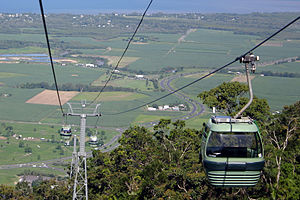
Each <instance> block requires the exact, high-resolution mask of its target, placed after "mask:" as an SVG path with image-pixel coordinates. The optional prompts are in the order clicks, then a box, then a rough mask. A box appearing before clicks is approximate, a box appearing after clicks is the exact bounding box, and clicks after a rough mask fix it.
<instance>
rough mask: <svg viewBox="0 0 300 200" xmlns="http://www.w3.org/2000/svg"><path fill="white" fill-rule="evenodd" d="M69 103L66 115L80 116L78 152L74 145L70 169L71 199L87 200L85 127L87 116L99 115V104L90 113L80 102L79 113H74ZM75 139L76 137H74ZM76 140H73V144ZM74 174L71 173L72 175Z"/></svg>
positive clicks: (83, 103)
mask: <svg viewBox="0 0 300 200" xmlns="http://www.w3.org/2000/svg"><path fill="white" fill-rule="evenodd" d="M68 105H69V112H68V113H67V115H69V116H79V117H80V136H79V152H78V153H77V152H76V147H75V146H74V152H73V156H74V160H73V159H72V162H73V167H74V170H73V172H72V171H71V173H70V174H72V173H75V179H74V189H73V200H77V199H78V200H83V199H85V200H88V185H87V170H86V152H85V129H86V119H87V117H99V116H101V114H100V112H98V108H99V106H100V104H97V105H96V107H95V109H93V113H92V114H88V113H85V114H83V111H86V110H87V109H85V102H82V103H81V113H74V111H73V108H72V106H71V104H70V103H68ZM74 140H76V137H74ZM75 144H76V141H74V145H75ZM73 175H74V174H72V176H73Z"/></svg>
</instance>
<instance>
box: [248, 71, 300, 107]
mask: <svg viewBox="0 0 300 200" xmlns="http://www.w3.org/2000/svg"><path fill="white" fill-rule="evenodd" d="M299 85H300V78H284V77H266V76H264V77H260V76H259V77H256V78H255V79H254V81H253V91H254V94H255V95H256V96H257V97H259V98H266V99H267V100H268V103H269V105H270V106H271V110H273V111H275V110H281V109H282V107H283V106H284V105H291V104H294V103H295V102H296V101H299V99H300V87H299Z"/></svg>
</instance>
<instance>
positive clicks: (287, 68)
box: [257, 62, 300, 74]
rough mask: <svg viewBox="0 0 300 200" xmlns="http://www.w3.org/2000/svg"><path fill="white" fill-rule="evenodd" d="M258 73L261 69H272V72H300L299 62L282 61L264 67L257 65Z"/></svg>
mask: <svg viewBox="0 0 300 200" xmlns="http://www.w3.org/2000/svg"><path fill="white" fill-rule="evenodd" d="M257 71H258V73H259V72H261V71H272V72H279V73H284V72H288V73H298V74H300V62H292V63H284V64H280V65H271V66H266V67H259V68H258V70H257Z"/></svg>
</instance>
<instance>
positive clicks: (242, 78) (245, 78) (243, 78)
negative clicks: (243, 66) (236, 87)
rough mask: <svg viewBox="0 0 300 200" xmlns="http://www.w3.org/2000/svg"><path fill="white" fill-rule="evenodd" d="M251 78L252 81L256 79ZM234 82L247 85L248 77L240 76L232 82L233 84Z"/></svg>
mask: <svg viewBox="0 0 300 200" xmlns="http://www.w3.org/2000/svg"><path fill="white" fill-rule="evenodd" d="M249 78H250V80H252V79H254V78H255V76H249ZM234 81H237V82H240V83H247V77H246V75H238V76H236V77H234V78H233V79H232V80H231V82H234Z"/></svg>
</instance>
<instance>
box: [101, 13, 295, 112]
mask: <svg viewBox="0 0 300 200" xmlns="http://www.w3.org/2000/svg"><path fill="white" fill-rule="evenodd" d="M299 19H300V16H298V17H297V18H295V19H294V20H293V21H291V22H290V23H288V24H287V25H285V26H284V27H282V28H281V29H279V30H278V31H277V32H275V33H273V34H272V35H271V36H269V37H268V38H267V39H265V40H264V41H262V42H261V43H259V44H258V45H256V46H255V47H253V48H252V49H251V50H249V51H247V52H246V53H244V54H242V55H241V56H239V57H237V58H235V59H234V60H233V61H231V62H229V63H228V64H226V65H224V66H222V67H220V68H217V69H215V70H213V71H211V72H209V73H208V74H206V75H204V76H202V77H201V78H198V79H196V80H194V81H192V82H191V83H188V84H186V85H184V86H182V87H180V88H178V89H176V90H174V91H173V92H170V93H168V94H166V95H163V96H161V97H159V98H157V99H155V100H152V101H150V102H147V103H145V104H142V105H140V106H136V107H133V108H131V109H128V110H124V111H121V112H117V113H106V114H105V113H103V114H104V115H120V114H124V113H127V112H131V111H134V110H137V109H139V108H142V107H144V106H146V105H148V104H151V103H154V102H156V101H158V100H161V99H163V98H166V97H168V96H170V95H172V94H174V93H176V92H178V91H180V90H183V89H184V88H186V87H189V86H191V85H193V84H195V83H197V82H199V81H201V80H203V79H205V78H207V77H209V76H210V75H212V74H215V73H216V72H218V71H220V70H222V69H224V68H226V67H228V66H229V65H232V64H233V63H235V62H236V61H239V60H240V58H242V57H245V56H246V55H247V54H249V53H251V52H252V51H254V50H255V49H257V48H258V47H260V46H261V45H263V44H264V43H266V42H267V41H268V40H270V39H271V38H273V37H274V36H276V35H277V34H279V33H280V32H282V31H283V30H285V29H286V28H287V27H289V26H290V25H292V24H293V23H295V22H296V21H298V20H299Z"/></svg>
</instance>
